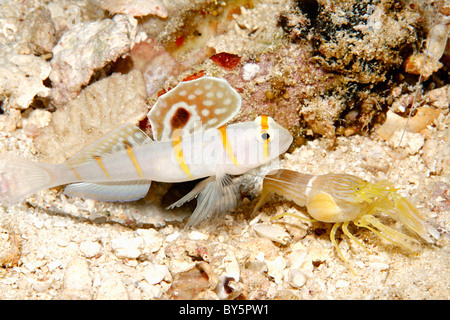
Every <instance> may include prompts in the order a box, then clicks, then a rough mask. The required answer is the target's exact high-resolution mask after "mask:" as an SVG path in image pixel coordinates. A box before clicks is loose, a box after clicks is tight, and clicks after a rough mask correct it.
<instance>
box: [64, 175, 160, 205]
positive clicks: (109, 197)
mask: <svg viewBox="0 0 450 320" xmlns="http://www.w3.org/2000/svg"><path fill="white" fill-rule="evenodd" d="M150 184H151V181H147V180H142V181H140V180H139V181H123V182H80V183H72V184H69V185H68V186H67V187H66V188H65V190H64V194H66V195H68V196H70V197H78V198H82V199H94V200H98V201H107V202H110V201H121V202H126V201H135V200H138V199H141V198H143V197H145V195H146V194H147V193H148V190H149V189H150Z"/></svg>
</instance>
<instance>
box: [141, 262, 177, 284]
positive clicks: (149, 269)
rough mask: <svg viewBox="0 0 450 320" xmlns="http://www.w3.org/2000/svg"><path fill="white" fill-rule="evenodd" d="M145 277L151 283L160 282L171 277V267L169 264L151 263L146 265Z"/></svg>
mask: <svg viewBox="0 0 450 320" xmlns="http://www.w3.org/2000/svg"><path fill="white" fill-rule="evenodd" d="M143 275H144V279H145V280H146V281H147V282H148V283H149V284H158V283H160V282H161V281H163V280H164V279H165V278H166V277H167V278H171V275H170V272H169V269H168V268H167V266H164V265H159V264H149V265H147V266H146V267H145V269H144V271H143Z"/></svg>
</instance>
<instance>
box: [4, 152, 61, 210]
mask: <svg viewBox="0 0 450 320" xmlns="http://www.w3.org/2000/svg"><path fill="white" fill-rule="evenodd" d="M56 167H57V165H51V164H45V163H38V162H34V161H30V160H27V159H25V158H23V157H19V156H15V155H12V154H10V153H2V154H0V202H1V203H2V204H5V205H12V204H14V203H17V202H20V201H21V200H23V199H25V198H26V197H27V196H29V195H31V194H33V193H36V192H38V191H40V190H43V189H46V188H50V187H53V186H56V185H58V184H59V183H57V181H56V177H57V176H59V175H57V174H56V171H57V170H56Z"/></svg>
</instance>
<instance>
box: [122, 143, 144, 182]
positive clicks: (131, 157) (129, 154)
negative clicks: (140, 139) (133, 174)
mask: <svg viewBox="0 0 450 320" xmlns="http://www.w3.org/2000/svg"><path fill="white" fill-rule="evenodd" d="M124 144H125V146H126V147H127V154H128V157H129V158H130V159H131V162H133V165H134V167H135V168H136V171H137V172H138V174H139V177H140V178H143V177H144V174H143V173H142V169H141V167H140V166H139V163H138V162H137V159H136V157H135V155H134V152H133V148H131V146H130V145H129V144H128V143H127V142H126V141H124Z"/></svg>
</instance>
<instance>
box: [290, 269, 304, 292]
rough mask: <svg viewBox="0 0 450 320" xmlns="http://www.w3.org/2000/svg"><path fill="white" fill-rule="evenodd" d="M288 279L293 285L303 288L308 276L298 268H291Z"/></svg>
mask: <svg viewBox="0 0 450 320" xmlns="http://www.w3.org/2000/svg"><path fill="white" fill-rule="evenodd" d="M288 281H289V284H290V285H291V286H292V287H294V288H301V287H303V286H304V285H305V283H306V276H305V274H304V273H303V272H301V271H300V270H298V269H291V270H289V274H288Z"/></svg>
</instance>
